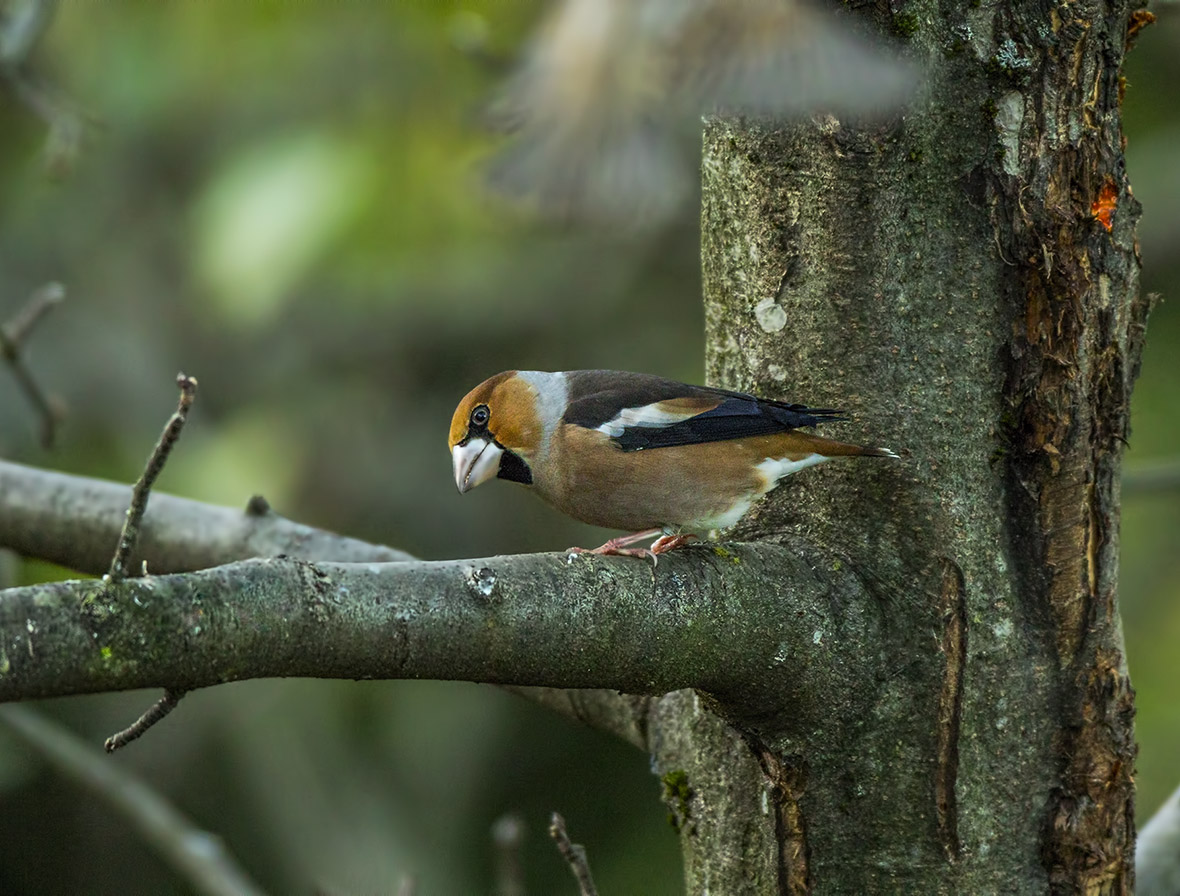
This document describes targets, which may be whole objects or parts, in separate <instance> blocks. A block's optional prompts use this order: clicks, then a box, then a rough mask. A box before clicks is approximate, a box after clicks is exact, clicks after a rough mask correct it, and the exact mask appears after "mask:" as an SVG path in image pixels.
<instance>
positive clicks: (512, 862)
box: [492, 812, 524, 896]
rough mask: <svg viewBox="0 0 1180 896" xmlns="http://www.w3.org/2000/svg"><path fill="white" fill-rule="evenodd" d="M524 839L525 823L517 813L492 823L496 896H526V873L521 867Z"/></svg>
mask: <svg viewBox="0 0 1180 896" xmlns="http://www.w3.org/2000/svg"><path fill="white" fill-rule="evenodd" d="M523 839H524V822H522V821H521V819H520V816H519V815H517V814H516V813H515V812H509V813H507V814H506V815H501V816H500V817H499V818H497V819H496V820H495V822H493V823H492V843H493V844H495V847H496V857H495V872H494V873H495V881H496V882H495V891H494V892H495V894H496V896H524V872H523V870H522V869H521V865H520V845H521V842H522V840H523Z"/></svg>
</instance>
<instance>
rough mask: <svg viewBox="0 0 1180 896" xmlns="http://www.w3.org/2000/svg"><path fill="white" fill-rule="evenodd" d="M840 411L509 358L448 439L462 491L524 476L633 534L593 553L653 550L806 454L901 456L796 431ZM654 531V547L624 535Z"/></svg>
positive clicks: (707, 526)
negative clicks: (509, 366) (552, 368)
mask: <svg viewBox="0 0 1180 896" xmlns="http://www.w3.org/2000/svg"><path fill="white" fill-rule="evenodd" d="M838 413H839V412H838V411H834V410H828V409H812V408H807V407H804V406H803V405H800V404H786V403H784V402H781V401H772V400H770V399H767V398H755V397H754V396H752V395H745V394H742V393H741V392H728V391H726V390H724V389H711V388H707V387H704V386H688V385H685V384H684V383H677V382H674V381H672V380H666V379H662V378H661V377H658V376H650V375H647V374H642V373H623V372H620V371H614V370H571V371H568V372H565V373H544V372H541V371H537V370H509V371H506V372H504V373H499V374H497V375H496V376H494V377H492V378H491V379H489V380H486V381H485V382H483V383H481V384H480V385H478V386H476V387H475V388H474V389H472V390H471V391H470V392H468V393H467V395H466V396H465V397H464V398H463V400H462V401H461V402H459V407H458V408H456V409H455V416H454V417H453V418H452V419H451V434H450V440H449V444H450V449H451V457H452V459H453V461H454V465H455V484H456V485H457V486H458V487H459V491H460V492H467V491H470V490H471V489H473V488H475V487H476V486H477V485H479V484H480V483H483V482H486V481H487V480H489V479H491V478H493V477H499V478H500V479H508V480H511V481H513V482H519V483H522V484H524V485H527V486H531V487H532V489H533V491H535V492H536V493H537V494H538V495H540V496H541V497H542V498H544V499H545V500H546V501H548V502H549V503H550V504H552V505H553V506H554V507H556V508H557V509H558V510H561V511H563V512H564V513H567V514H569V515H570V516H572V517H574V519H578V520H581V521H583V522H586V523H591V524H593V525H595V526H604V527H606V528H610V529H627V530H631V531H634V532H635V533H636V534H634V535H629V536H623V537H621V538H616V539H612V540H611V541H608V542H607V543H606V544H604V545H603V546H602V547H600V548H597V549H595V551H594V553H601V554H632V555H637V556H647V557H651V558H652V559H653V560H654V559H655V555H656V554H659V553H662V552H664V551H668V550H671V549H672V548H674V547H678V546H679V545H681V544H683V543H684V542H685V541H686V540H687V539H689V538H691V537H693V534H694V533H708V532H709V531H710V530H712V529H721V528H725V527H727V526H732V525H733V524H734V523H736V522H737V521H738V520H740V519H741V518H742V517H743V516H745V514H746V512H747V511H749V509H750V508H751V507H752V506H753V504H754V502H755V501H757V500H758V499H759V498H761V497H762V496H763V495H765V494H766V493H767V492H769V491H770V490H771V489H772V488H774V487H775V486H776V485H778V483H779V482H780V481H781V480H782V479H783V477H785V476H789V475H790V474H791V473H795V472H798V471H799V470H802V469H803V468H805V467H810V466H813V465H814V464H818V463H822V462H823V461H825V460H828V459H829V458H832V457H839V456H849V455H852V456H862V457H897V455H896V454H894V453H893V452H892V451H890V450H889V449H887V448H869V447H865V446H862V445H850V444H846V443H843V442H834V441H832V440H831V439H824V438H820V437H819V436H815V435H812V434H810V433H805V432H803V431H801V430H800V427H803V426H815V425H816V424H817V423H822V422H825V421H829V420H838V419H840V418H839V417H838V416H837V415H838ZM660 533H663V535H662V537H660V538H658V539H657V540H656V541H655V542H654V543H653V544H652V546H651V548H650V550H640V549H630V550H627V549H624V548H623V545H627V544H632V543H634V542H637V541H641V540H642V539H644V538H648V537H652V536H655V535H658V534H660ZM574 550H580V549H574Z"/></svg>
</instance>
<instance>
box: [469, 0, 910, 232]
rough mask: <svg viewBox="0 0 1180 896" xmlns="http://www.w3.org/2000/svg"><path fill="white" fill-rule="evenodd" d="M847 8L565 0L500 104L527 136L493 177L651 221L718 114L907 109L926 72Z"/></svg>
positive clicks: (522, 194)
mask: <svg viewBox="0 0 1180 896" xmlns="http://www.w3.org/2000/svg"><path fill="white" fill-rule="evenodd" d="M832 6H833V4H823V3H817V2H814V0H556V2H553V3H551V4H549V6H548V8H547V10H546V12H545V14H544V15H543V17H542V18H541V20H540V23H539V24H538V26H537V28H536V31H535V32H534V34H533V36H532V38H531V39H530V40H529V41H528V43H527V46H526V47H525V49H524V51H523V53H522V58H521V59H520V62H519V64H518V65H517V67H516V68H515V70H514V71H513V72H512V74H511V75H510V76H509V77H508V78H507V80H506V82H505V83H504V85H503V86H502V88H501V90H500V92H499V95H498V96H497V98H496V100H495V101H494V102H493V103H492V107H491V108H490V109H489V110H488V113H487V116H486V117H487V120H488V124H489V125H492V126H494V127H495V128H496V129H497V130H500V131H503V132H506V133H509V134H512V135H513V137H512V139H511V140H509V141H508V142H507V144H506V145H505V146H503V147H502V148H501V150H500V151H498V152H497V153H496V155H495V156H494V157H493V158H492V159H491V160H490V163H489V164H488V166H487V177H488V181H489V184H490V186H491V187H492V189H493V191H494V192H496V193H499V194H501V195H503V196H506V197H508V198H510V199H515V200H517V201H518V202H522V203H523V204H524V205H525V206H526V207H528V206H531V207H532V208H533V210H534V211H536V212H538V213H539V214H541V215H542V216H545V217H552V218H557V219H559V220H568V221H576V222H585V223H595V222H598V223H602V224H608V225H616V226H617V225H621V224H626V225H628V226H629V227H634V226H636V224H637V222H638V224H640V225H647V226H650V225H651V224H656V223H660V222H662V221H663V220H665V219H666V218H669V217H670V216H671V215H672V214H673V213H674V212H676V211H677V210H678V209H679V208H680V207H681V206H682V204H683V203H682V200H683V199H685V198H687V196H688V194H689V193H690V188H691V184H692V180H693V178H692V176H691V175H692V174H693V173H695V172H696V171H697V169H698V167H699V165H698V162H697V160H696V159H695V156H694V153H695V151H696V148H697V147H698V146H699V144H700V125H701V116H702V115H715V114H718V113H722V114H742V115H747V116H758V117H770V118H773V119H776V120H805V119H807V118H809V117H810V116H812V115H813V114H816V113H819V112H824V113H829V114H835V115H840V116H845V115H848V116H851V117H852V118H854V119H865V118H871V119H879V118H882V117H888V116H892V115H893V114H895V113H896V112H897V111H898V110H899V109H900V108H901V107H902V106H903V105H904V104H905V103H906V102H907V101H909V100H910V98H911V96H912V95H913V94H914V92H915V88H916V86H917V84H918V80H919V78H918V74H919V73H918V71H917V69H916V67H915V66H914V65H913V64H912V63H910V62H908V61H906V60H905V59H903V58H901V56H900V55H899V53H898V49H897V48H896V47H894V46H893V45H892V44H891V43H890V42H887V41H886V40H884V39H883V38H881V37H880V36H878V37H873V36H871V34H870V33H868V32H867V31H863V30H861V29H859V28H857V22H856V18H857V17H855V16H847V15H844V16H841V15H838V14H836V13H834V12H833V11H832V9H831V7H832ZM860 24H864V22H861V23H860Z"/></svg>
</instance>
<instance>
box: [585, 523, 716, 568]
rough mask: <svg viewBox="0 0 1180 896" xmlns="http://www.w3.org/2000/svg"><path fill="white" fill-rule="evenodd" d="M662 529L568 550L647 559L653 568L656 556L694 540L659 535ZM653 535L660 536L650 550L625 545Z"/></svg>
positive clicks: (681, 536) (687, 536)
mask: <svg viewBox="0 0 1180 896" xmlns="http://www.w3.org/2000/svg"><path fill="white" fill-rule="evenodd" d="M662 531H663V530H662V529H646V530H644V531H643V532H634V533H632V534H631V535H620V536H619V537H618V538H612V539H611V540H610V541H608V542H607V543H606V544H604V545H601V546H600V547H596V548H570V553H571V554H598V555H599V556H612V557H648V558H650V559H651V562H652V565H653V566H654V565H655V564H656V563H657V562H658V560H657V559H656V554H666V553H667V552H668V551H670V550H672V549H673V548H678V547H680V546H681V545H682V544H684V543H685V542H686V541H688V540H689V539H690V538H695V537H696V536H695V535H691V534H690V535H660V532H662ZM653 535H660V537H659V538H657V539H656V540H655V541H654V542H652V545H651V547H650V548H629V547H627V545H629V544H635V542H637V541H643V540H644V539H645V538H651V537H652V536H653Z"/></svg>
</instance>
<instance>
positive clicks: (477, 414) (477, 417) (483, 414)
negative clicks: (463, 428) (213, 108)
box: [471, 404, 491, 428]
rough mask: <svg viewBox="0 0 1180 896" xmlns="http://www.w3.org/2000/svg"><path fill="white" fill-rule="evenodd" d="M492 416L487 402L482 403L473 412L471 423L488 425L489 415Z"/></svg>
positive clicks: (480, 425) (473, 424)
mask: <svg viewBox="0 0 1180 896" xmlns="http://www.w3.org/2000/svg"><path fill="white" fill-rule="evenodd" d="M489 416H491V414H490V412H489V411H488V406H487V405H486V404H481V405H480V406H479V407H477V408H476V409H475V410H473V411H472V412H471V425H472V426H478V427H480V428H483V427H485V426H487V425H488V417H489Z"/></svg>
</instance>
